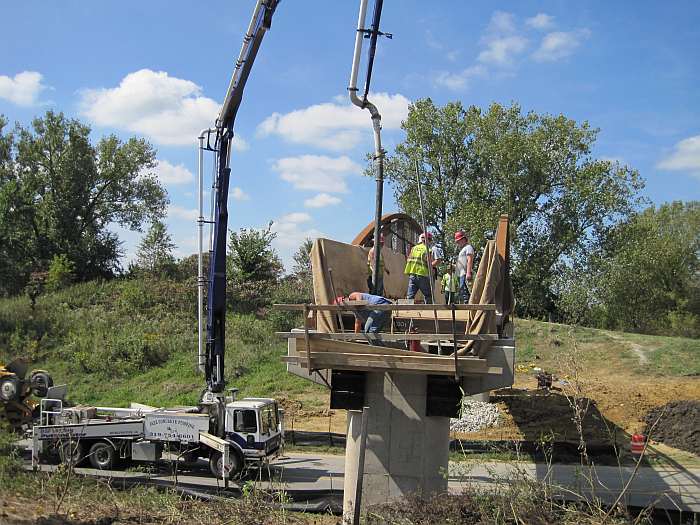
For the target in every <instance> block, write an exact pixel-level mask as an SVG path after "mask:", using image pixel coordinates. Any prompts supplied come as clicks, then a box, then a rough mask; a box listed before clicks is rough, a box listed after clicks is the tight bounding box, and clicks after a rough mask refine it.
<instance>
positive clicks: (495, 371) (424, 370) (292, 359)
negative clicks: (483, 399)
mask: <svg viewBox="0 0 700 525" xmlns="http://www.w3.org/2000/svg"><path fill="white" fill-rule="evenodd" d="M282 362H284V363H290V364H295V365H299V366H300V367H302V368H306V362H305V360H304V358H303V357H299V356H283V357H282ZM406 365H411V363H410V362H409V363H406ZM315 366H317V368H334V369H336V370H360V371H365V372H371V371H373V370H375V371H376V370H377V369H383V370H391V368H388V367H387V366H385V364H384V363H382V362H381V361H378V362H373V363H372V364H368V363H367V362H365V361H364V360H362V359H358V360H353V361H352V363H351V364H334V365H324V366H323V367H321V366H319V365H315ZM401 371H402V372H413V373H416V374H440V375H449V376H451V375H453V374H454V365H452V363H450V365H449V366H440V367H437V366H426V365H425V364H423V365H421V366H420V367H418V366H413V367H410V366H408V367H404V368H402V370H401ZM460 374H461V375H462V376H478V375H483V374H489V375H502V374H503V368H501V367H500V366H489V367H486V368H483V369H480V370H474V369H473V368H471V369H469V368H467V369H463V370H460Z"/></svg>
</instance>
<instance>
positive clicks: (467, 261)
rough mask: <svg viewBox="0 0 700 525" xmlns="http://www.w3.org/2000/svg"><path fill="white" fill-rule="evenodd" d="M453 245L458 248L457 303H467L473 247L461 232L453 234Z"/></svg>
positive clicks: (472, 262)
mask: <svg viewBox="0 0 700 525" xmlns="http://www.w3.org/2000/svg"><path fill="white" fill-rule="evenodd" d="M455 243H457V247H458V248H459V255H458V256H457V275H458V277H459V302H460V303H463V304H466V303H468V302H469V293H470V292H469V282H470V281H471V280H472V268H473V266H474V247H473V246H472V245H471V244H469V237H467V234H466V233H464V231H462V230H457V231H456V232H455Z"/></svg>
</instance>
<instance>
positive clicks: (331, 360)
mask: <svg viewBox="0 0 700 525" xmlns="http://www.w3.org/2000/svg"><path fill="white" fill-rule="evenodd" d="M293 359H294V358H293V357H289V356H288V357H286V358H284V359H283V360H284V361H285V362H294V361H292V360H293ZM313 359H314V366H315V367H316V368H319V369H320V368H332V369H336V370H364V371H373V370H387V371H400V372H413V373H419V374H440V375H449V376H452V375H454V364H453V363H452V359H451V358H448V362H447V363H444V362H443V363H435V362H431V361H429V360H428V362H423V361H424V360H423V359H420V358H413V359H412V360H408V361H406V360H397V359H396V356H374V355H361V354H356V355H343V354H336V355H333V354H327V353H318V354H314V356H313ZM296 362H297V364H300V366H301V367H302V368H303V367H305V361H304V359H303V356H300V357H299V358H297V361H296ZM459 373H460V375H481V374H497V375H500V374H502V373H503V369H502V368H501V367H490V366H488V365H482V364H481V363H479V364H478V365H476V364H475V363H473V362H471V363H470V362H463V361H462V360H461V359H460V363H459Z"/></svg>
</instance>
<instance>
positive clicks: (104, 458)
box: [88, 441, 117, 470]
mask: <svg viewBox="0 0 700 525" xmlns="http://www.w3.org/2000/svg"><path fill="white" fill-rule="evenodd" d="M88 455H89V456H90V464H91V465H92V466H93V468H96V469H98V470H112V467H114V463H115V462H116V458H117V451H116V450H114V447H113V446H112V445H110V444H109V443H107V442H106V441H98V442H97V443H95V444H94V445H92V446H91V447H90V452H89V454H88Z"/></svg>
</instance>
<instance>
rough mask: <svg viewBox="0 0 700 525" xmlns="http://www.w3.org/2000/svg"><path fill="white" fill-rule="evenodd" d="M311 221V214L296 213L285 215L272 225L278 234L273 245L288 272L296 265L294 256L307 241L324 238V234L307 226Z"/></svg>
mask: <svg viewBox="0 0 700 525" xmlns="http://www.w3.org/2000/svg"><path fill="white" fill-rule="evenodd" d="M310 221H311V216H309V214H307V213H303V212H295V213H289V214H287V215H284V216H282V217H280V218H278V219H276V220H274V221H273V223H272V231H273V232H275V233H276V234H277V237H275V239H274V240H273V241H272V245H273V246H274V247H275V248H276V249H277V250H278V251H279V253H280V256H281V257H282V261H283V263H284V265H285V267H286V268H287V270H291V266H292V265H293V264H294V261H293V258H292V256H293V254H294V252H295V251H296V250H297V248H299V246H300V245H301V243H302V242H304V240H305V239H307V238H309V239H316V238H318V237H324V234H323V233H321V232H320V231H319V230H317V229H316V228H313V227H306V226H305V225H306V223H308V222H310Z"/></svg>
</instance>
